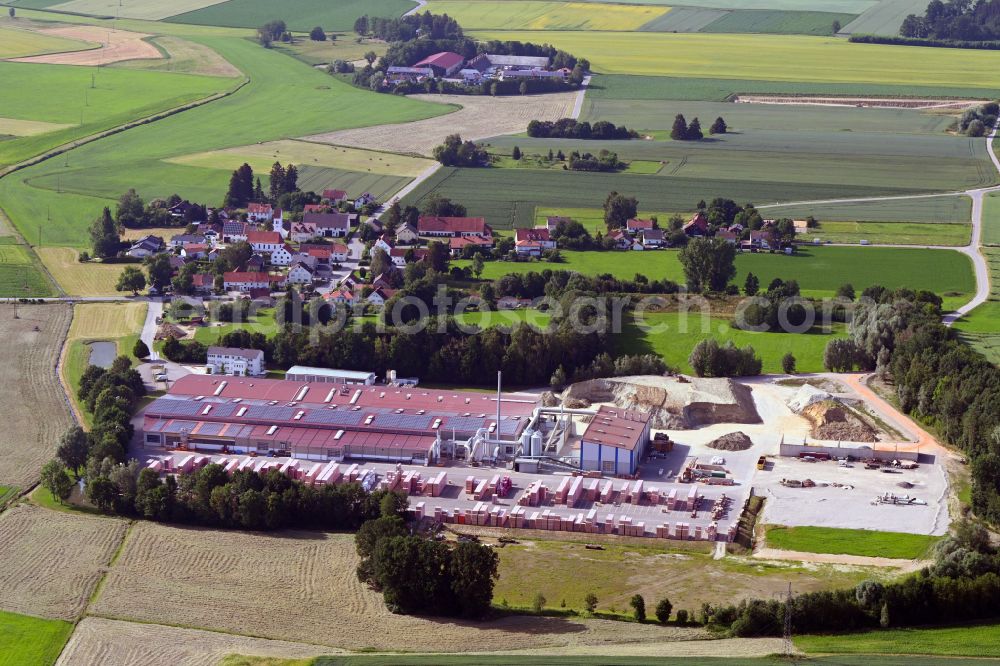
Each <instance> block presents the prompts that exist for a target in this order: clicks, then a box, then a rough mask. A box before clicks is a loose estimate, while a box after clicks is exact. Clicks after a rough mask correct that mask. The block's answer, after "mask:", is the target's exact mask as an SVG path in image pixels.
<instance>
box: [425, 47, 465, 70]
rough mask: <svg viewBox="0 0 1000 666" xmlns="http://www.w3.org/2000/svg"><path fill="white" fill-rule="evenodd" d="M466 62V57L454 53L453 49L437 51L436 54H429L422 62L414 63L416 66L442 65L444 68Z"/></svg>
mask: <svg viewBox="0 0 1000 666" xmlns="http://www.w3.org/2000/svg"><path fill="white" fill-rule="evenodd" d="M463 62H465V58H463V57H462V56H460V55H459V54H457V53H452V52H451V51H441V52H440V53H435V54H434V55H430V56H427V57H426V58H424V59H423V60H421V61H420V62H418V63H416V64H414V65H413V66H414V67H440V68H442V69H451V68H452V67H456V66H458V65H461V64H462V63H463Z"/></svg>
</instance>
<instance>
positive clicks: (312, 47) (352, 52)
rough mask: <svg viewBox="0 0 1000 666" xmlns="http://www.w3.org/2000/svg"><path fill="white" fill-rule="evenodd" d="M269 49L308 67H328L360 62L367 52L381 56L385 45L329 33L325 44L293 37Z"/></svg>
mask: <svg viewBox="0 0 1000 666" xmlns="http://www.w3.org/2000/svg"><path fill="white" fill-rule="evenodd" d="M271 48H273V49H276V50H278V51H281V52H282V53H287V54H288V55H290V56H292V57H294V58H297V59H298V60H301V61H302V62H304V63H306V64H308V65H329V64H330V63H332V62H333V61H334V60H343V61H345V62H352V61H355V60H361V59H362V58H364V57H365V53H367V52H368V51H374V52H375V54H376V55H379V56H381V55H383V54H384V53H385V49H386V44H385V42H379V41H373V40H368V39H365V40H362V41H360V42H359V41H357V37H356V36H355V35H352V34H350V33H348V34H340V35H338V34H335V33H329V35H328V37H327V40H326V41H325V42H314V41H313V40H311V39H309V38H308V37H295V39H294V40H293V41H292V42H291V43H289V44H285V43H284V42H279V43H278V44H273V45H272V47H271Z"/></svg>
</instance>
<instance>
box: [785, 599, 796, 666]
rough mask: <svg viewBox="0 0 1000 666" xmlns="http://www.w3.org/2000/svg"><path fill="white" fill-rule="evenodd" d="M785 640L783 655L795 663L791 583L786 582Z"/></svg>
mask: <svg viewBox="0 0 1000 666" xmlns="http://www.w3.org/2000/svg"><path fill="white" fill-rule="evenodd" d="M783 638H784V640H785V646H784V647H785V650H784V653H785V657H787V658H788V659H789V661H790V663H795V644H794V643H792V584H791V583H789V584H788V594H787V595H786V596H785V629H784V632H783Z"/></svg>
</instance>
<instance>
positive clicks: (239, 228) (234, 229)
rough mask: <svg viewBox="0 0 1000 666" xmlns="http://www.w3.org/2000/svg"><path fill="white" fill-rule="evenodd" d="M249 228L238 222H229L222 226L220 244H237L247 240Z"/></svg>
mask: <svg viewBox="0 0 1000 666" xmlns="http://www.w3.org/2000/svg"><path fill="white" fill-rule="evenodd" d="M248 231H250V226H249V225H248V224H247V223H246V222H241V221H240V220H229V221H228V222H223V224H222V242H224V243H239V242H241V241H245V240H246V239H247V232H248Z"/></svg>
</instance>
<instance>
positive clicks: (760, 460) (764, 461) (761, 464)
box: [757, 456, 767, 469]
mask: <svg viewBox="0 0 1000 666" xmlns="http://www.w3.org/2000/svg"><path fill="white" fill-rule="evenodd" d="M766 466H767V458H765V457H764V456H761V457H760V458H757V469H764V468H765V467H766Z"/></svg>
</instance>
